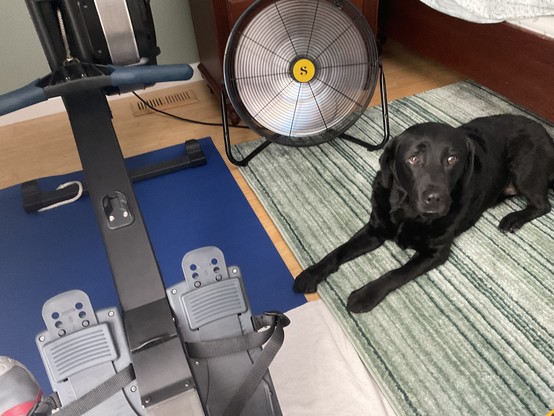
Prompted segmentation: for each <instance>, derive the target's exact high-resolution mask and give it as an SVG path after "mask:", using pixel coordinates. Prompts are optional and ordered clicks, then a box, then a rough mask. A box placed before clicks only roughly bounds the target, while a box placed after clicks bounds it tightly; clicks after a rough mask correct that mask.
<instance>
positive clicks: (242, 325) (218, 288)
mask: <svg viewBox="0 0 554 416" xmlns="http://www.w3.org/2000/svg"><path fill="white" fill-rule="evenodd" d="M182 268H183V273H184V277H185V280H184V281H183V282H180V283H178V284H176V285H174V286H172V287H170V288H169V289H167V295H168V299H169V303H170V305H171V307H172V309H173V312H174V315H175V318H176V321H177V325H178V329H179V332H180V335H181V338H182V340H183V342H184V344H185V347H186V349H187V356H188V359H189V363H190V367H191V369H192V372H193V374H194V379H195V381H196V385H197V388H198V392H199V394H200V397H201V400H202V402H203V405H204V408H205V409H206V410H207V412H208V413H209V414H210V416H221V415H226V414H229V408H228V405H229V403H230V401H232V400H233V399H235V398H236V396H235V395H236V394H237V391H238V390H239V389H241V388H242V387H243V383H244V382H245V380H247V378H248V376H249V373H250V370H251V369H252V368H253V366H254V364H255V363H256V360H257V359H258V358H259V356H260V355H261V354H262V351H263V350H262V348H261V346H257V347H256V348H251V349H246V350H240V351H238V352H237V351H233V352H231V353H226V352H223V351H221V348H218V345H217V344H218V343H217V342H215V343H214V344H215V346H214V348H213V349H211V351H212V352H214V351H215V352H214V353H213V354H211V355H212V356H209V357H207V358H198V356H196V357H195V355H196V354H191V349H188V348H187V345H189V346H192V345H197V344H202V343H204V344H209V341H221V342H225V341H229V339H233V338H235V339H240V338H241V337H242V336H244V335H247V334H252V333H254V332H255V329H254V325H253V321H252V312H251V309H250V305H249V303H248V300H247V296H246V293H245V290H244V285H243V282H242V276H241V272H240V269H239V268H238V267H237V266H231V267H227V265H226V263H225V258H224V256H223V253H222V252H221V250H219V249H218V248H217V247H203V248H200V249H197V250H194V251H191V252H189V253H187V254H186V255H185V256H184V258H183V261H182ZM285 325H286V324H285ZM257 329H258V328H257V327H256V330H257ZM258 334H259V333H258ZM227 345H229V343H228V342H227ZM210 347H212V346H210ZM248 348H249V347H248ZM225 349H226V348H223V350H225ZM206 355H210V354H206ZM213 355H215V356H213ZM250 374H251V373H250ZM235 411H236V410H235ZM240 415H241V416H280V415H281V410H280V407H279V403H278V401H277V396H276V393H275V389H274V387H273V383H272V380H271V377H270V375H269V371H265V374H264V375H263V377H262V379H261V381H260V382H259V384H258V385H257V386H256V388H255V390H254V392H253V394H252V396H251V397H250V398H249V399H248V400H247V401H246V403H245V405H244V407H243V408H242V411H241V413H240ZM237 416H238V415H237Z"/></svg>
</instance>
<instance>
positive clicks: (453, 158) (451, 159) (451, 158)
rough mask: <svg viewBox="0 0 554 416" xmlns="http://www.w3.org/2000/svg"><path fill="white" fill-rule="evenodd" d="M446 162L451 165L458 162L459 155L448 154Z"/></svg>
mask: <svg viewBox="0 0 554 416" xmlns="http://www.w3.org/2000/svg"><path fill="white" fill-rule="evenodd" d="M446 162H447V163H448V164H449V165H454V164H455V163H457V162H458V156H454V155H451V156H448V159H446Z"/></svg>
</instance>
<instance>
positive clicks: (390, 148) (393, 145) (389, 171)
mask: <svg viewBox="0 0 554 416" xmlns="http://www.w3.org/2000/svg"><path fill="white" fill-rule="evenodd" d="M397 147H398V138H396V137H395V138H394V139H392V140H391V141H390V142H388V143H387V145H386V146H385V148H384V149H383V154H382V155H381V157H380V158H379V164H380V165H381V183H382V185H383V186H384V187H385V188H387V189H388V188H391V187H392V183H393V180H394V177H395V175H396V169H395V166H394V163H395V158H396V149H397Z"/></svg>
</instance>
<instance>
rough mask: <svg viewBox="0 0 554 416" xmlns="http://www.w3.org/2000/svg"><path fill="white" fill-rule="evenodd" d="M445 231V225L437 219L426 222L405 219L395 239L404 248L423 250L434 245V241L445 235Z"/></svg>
mask: <svg viewBox="0 0 554 416" xmlns="http://www.w3.org/2000/svg"><path fill="white" fill-rule="evenodd" d="M445 231H446V230H445V228H444V226H442V224H440V222H437V221H434V222H432V223H424V222H419V221H412V220H405V221H403V222H401V223H400V224H399V226H398V229H397V233H396V236H395V239H394V240H395V242H396V244H398V246H399V247H401V248H403V249H407V248H412V249H414V250H416V251H422V250H426V249H428V248H429V247H430V246H432V245H434V244H433V241H436V240H437V239H440V238H441V236H444V235H445Z"/></svg>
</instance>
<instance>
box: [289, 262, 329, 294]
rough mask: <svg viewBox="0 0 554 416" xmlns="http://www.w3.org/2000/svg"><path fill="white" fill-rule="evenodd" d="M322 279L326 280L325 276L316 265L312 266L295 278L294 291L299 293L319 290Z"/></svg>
mask: <svg viewBox="0 0 554 416" xmlns="http://www.w3.org/2000/svg"><path fill="white" fill-rule="evenodd" d="M322 280H324V277H321V275H320V274H319V273H318V272H317V269H316V268H315V267H314V266H310V267H308V268H307V269H306V270H304V271H303V272H302V273H300V274H299V275H298V277H297V278H296V279H295V280H294V291H295V292H297V293H314V292H315V291H316V290H317V285H318V284H319V283H320V282H321V281H322Z"/></svg>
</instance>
